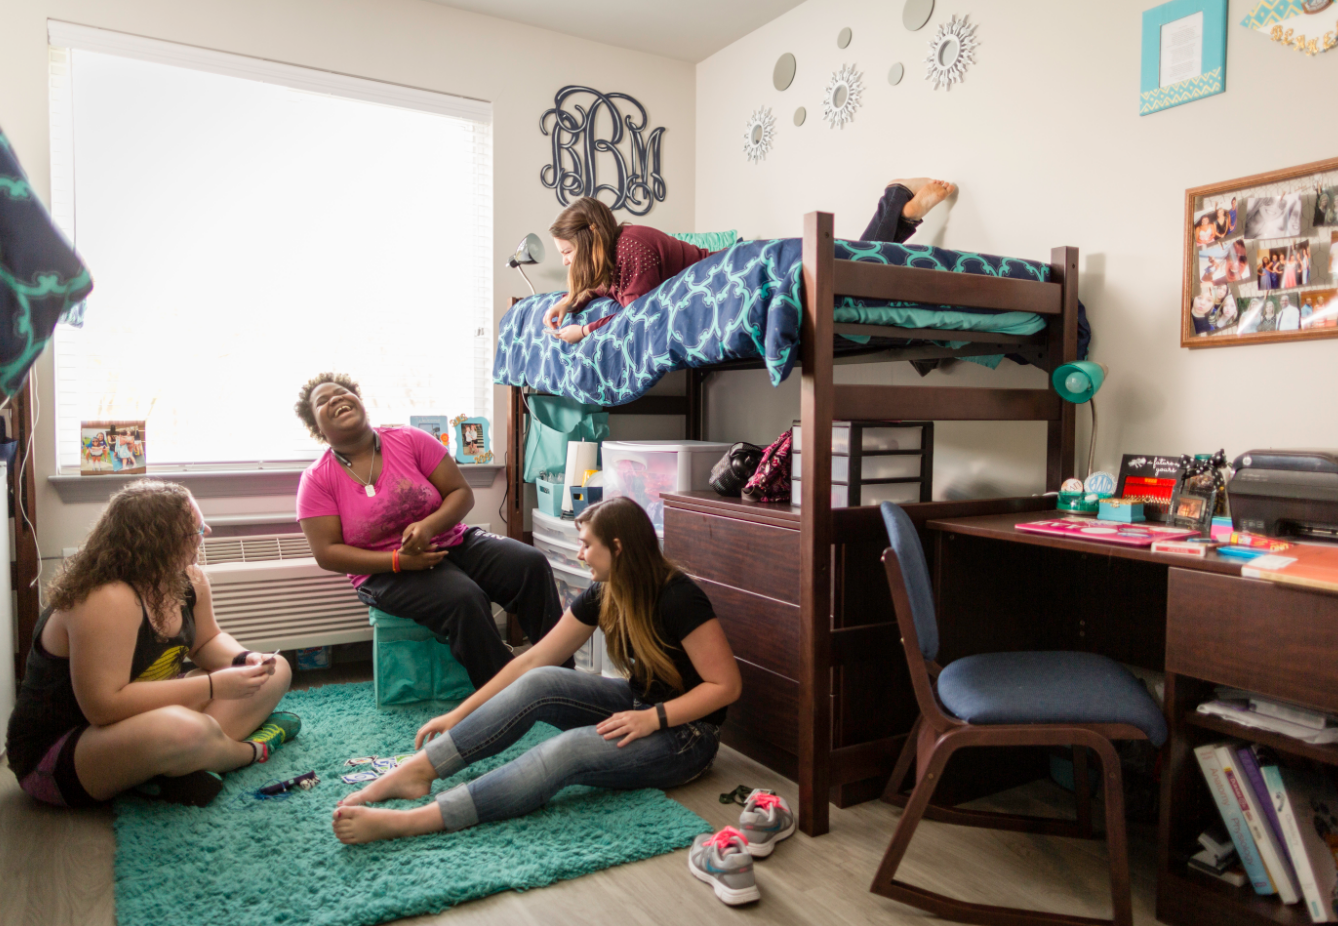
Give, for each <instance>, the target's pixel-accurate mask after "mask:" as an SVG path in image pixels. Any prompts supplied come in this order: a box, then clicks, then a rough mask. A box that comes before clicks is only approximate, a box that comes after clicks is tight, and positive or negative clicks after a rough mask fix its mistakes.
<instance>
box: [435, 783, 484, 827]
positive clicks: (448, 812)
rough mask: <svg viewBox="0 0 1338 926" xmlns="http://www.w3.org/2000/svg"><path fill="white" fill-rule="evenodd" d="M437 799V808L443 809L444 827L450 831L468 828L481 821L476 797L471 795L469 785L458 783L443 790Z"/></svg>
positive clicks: (442, 820) (442, 819) (442, 821)
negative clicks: (475, 803)
mask: <svg viewBox="0 0 1338 926" xmlns="http://www.w3.org/2000/svg"><path fill="white" fill-rule="evenodd" d="M436 801H437V809H438V810H440V811H441V823H442V827H443V828H444V829H445V830H446V832H448V833H454V832H456V831H457V830H463V829H467V828H469V827H471V826H475V825H476V824H477V823H478V822H479V814H478V810H477V809H476V808H475V807H474V798H472V797H470V795H469V785H456V786H455V787H454V788H451V789H450V790H449V791H442V792H441V793H439V794H438V795H437V797H436Z"/></svg>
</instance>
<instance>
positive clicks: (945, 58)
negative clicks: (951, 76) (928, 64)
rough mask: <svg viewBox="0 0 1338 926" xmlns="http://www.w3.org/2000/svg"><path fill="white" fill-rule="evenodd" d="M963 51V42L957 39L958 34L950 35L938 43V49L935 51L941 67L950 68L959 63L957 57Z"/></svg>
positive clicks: (935, 56)
mask: <svg viewBox="0 0 1338 926" xmlns="http://www.w3.org/2000/svg"><path fill="white" fill-rule="evenodd" d="M961 53H962V43H961V42H958V41H957V37H956V36H952V35H948V36H944V38H943V41H941V42H939V43H938V51H936V52H934V58H935V59H937V60H938V63H939V67H945V68H950V67H952V66H953V65H954V64H956V63H957V57H958V56H959V55H960V54H961Z"/></svg>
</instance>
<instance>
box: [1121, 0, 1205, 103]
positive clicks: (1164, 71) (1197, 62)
mask: <svg viewBox="0 0 1338 926" xmlns="http://www.w3.org/2000/svg"><path fill="white" fill-rule="evenodd" d="M1226 23H1227V0H1171V2H1170V3H1163V4H1162V5H1161V6H1156V7H1153V8H1152V9H1150V10H1144V11H1143V66H1142V72H1141V80H1140V88H1139V89H1140V90H1141V94H1140V96H1139V101H1138V114H1139V115H1140V116H1146V115H1148V114H1149V113H1155V112H1160V111H1161V110H1163V109H1169V108H1171V107H1172V106H1179V105H1180V104H1181V103H1189V102H1192V101H1193V100H1199V99H1202V98H1203V97H1205V96H1212V95H1213V94H1216V93H1221V92H1223V91H1224V90H1226Z"/></svg>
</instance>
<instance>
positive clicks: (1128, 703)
mask: <svg viewBox="0 0 1338 926" xmlns="http://www.w3.org/2000/svg"><path fill="white" fill-rule="evenodd" d="M938 696H939V700H940V701H941V702H942V704H943V706H944V707H945V708H947V710H948V711H949V712H950V713H952V714H953V715H954V716H956V717H958V718H960V719H962V720H965V721H966V722H967V723H975V724H1000V723H1127V724H1129V725H1131V726H1134V727H1137V728H1138V729H1140V730H1142V731H1143V732H1144V733H1146V734H1147V737H1148V739H1149V740H1151V741H1152V745H1154V746H1160V745H1161V744H1162V743H1163V742H1165V741H1166V720H1165V718H1163V717H1162V713H1161V709H1160V708H1159V707H1157V702H1156V701H1154V700H1152V696H1151V695H1150V694H1148V691H1147V689H1146V688H1145V687H1143V683H1142V682H1140V681H1139V680H1138V679H1137V678H1135V677H1134V676H1133V674H1132V673H1131V672H1130V671H1129V670H1128V669H1126V668H1125V667H1124V666H1122V665H1120V664H1119V663H1118V662H1116V661H1115V660H1113V659H1109V658H1107V657H1105V656H1098V655H1096V654H1095V653H1067V652H1034V653H983V654H981V655H978V656H967V657H965V658H963V659H958V660H957V661H956V662H953V663H951V664H950V665H948V666H947V667H946V668H944V670H943V671H942V673H940V674H939V677H938Z"/></svg>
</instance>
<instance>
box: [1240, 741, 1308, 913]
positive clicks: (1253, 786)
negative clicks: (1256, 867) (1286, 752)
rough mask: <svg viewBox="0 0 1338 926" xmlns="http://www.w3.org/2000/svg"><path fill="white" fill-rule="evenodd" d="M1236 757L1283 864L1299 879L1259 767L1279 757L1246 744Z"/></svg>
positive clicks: (1272, 763)
mask: <svg viewBox="0 0 1338 926" xmlns="http://www.w3.org/2000/svg"><path fill="white" fill-rule="evenodd" d="M1236 758H1237V760H1238V761H1239V763H1240V764H1239V766H1238V768H1239V769H1240V770H1241V771H1242V772H1244V774H1245V778H1246V779H1247V780H1248V781H1249V783H1250V790H1251V791H1253V792H1254V798H1255V801H1254V803H1256V804H1258V805H1259V810H1260V811H1261V812H1262V813H1263V816H1264V821H1265V822H1266V823H1267V824H1268V830H1269V832H1270V833H1271V834H1272V836H1273V842H1274V843H1275V844H1276V845H1277V847H1278V856H1279V858H1280V859H1281V860H1282V863H1283V866H1284V867H1285V868H1287V869H1288V870H1289V871H1290V872H1291V874H1292V881H1293V882H1295V881H1296V880H1297V877H1296V863H1295V862H1294V861H1293V860H1292V855H1291V849H1290V848H1289V847H1288V845H1287V840H1286V839H1285V838H1284V837H1283V834H1282V825H1281V823H1280V822H1279V821H1278V812H1277V809H1276V807H1275V806H1274V804H1273V795H1272V793H1271V792H1270V791H1269V789H1268V784H1267V783H1266V782H1265V781H1264V776H1263V773H1262V772H1261V771H1260V769H1259V766H1260V765H1261V764H1266V765H1276V764H1277V759H1275V758H1273V754H1272V753H1271V752H1270V751H1269V750H1268V749H1266V748H1265V747H1262V746H1245V745H1242V746H1237V747H1236ZM1300 892H1301V889H1300V885H1299V884H1297V893H1298V894H1299V893H1300Z"/></svg>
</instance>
